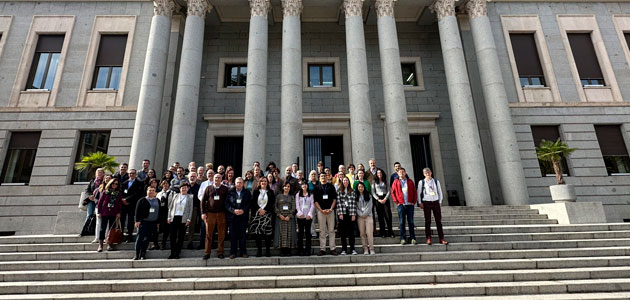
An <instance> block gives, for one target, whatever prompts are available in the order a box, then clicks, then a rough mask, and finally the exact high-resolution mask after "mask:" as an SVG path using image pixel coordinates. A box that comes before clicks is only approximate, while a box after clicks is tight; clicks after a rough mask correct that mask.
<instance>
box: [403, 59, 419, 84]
mask: <svg viewBox="0 0 630 300" xmlns="http://www.w3.org/2000/svg"><path fill="white" fill-rule="evenodd" d="M400 68H401V69H402V77H403V85H404V86H418V77H417V76H418V75H417V73H416V64H415V63H401V64H400Z"/></svg>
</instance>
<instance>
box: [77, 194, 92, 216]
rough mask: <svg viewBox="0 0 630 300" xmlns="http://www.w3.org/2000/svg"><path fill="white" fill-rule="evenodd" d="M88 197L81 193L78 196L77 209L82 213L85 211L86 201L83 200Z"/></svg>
mask: <svg viewBox="0 0 630 300" xmlns="http://www.w3.org/2000/svg"><path fill="white" fill-rule="evenodd" d="M89 197H90V195H89V194H88V192H86V191H83V192H81V196H79V209H80V210H82V211H87V201H85V199H87V198H89Z"/></svg>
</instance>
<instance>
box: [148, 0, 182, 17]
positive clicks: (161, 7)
mask: <svg viewBox="0 0 630 300" xmlns="http://www.w3.org/2000/svg"><path fill="white" fill-rule="evenodd" d="M175 6H176V5H175V1H174V0H153V15H154V16H165V17H171V16H173V10H175Z"/></svg>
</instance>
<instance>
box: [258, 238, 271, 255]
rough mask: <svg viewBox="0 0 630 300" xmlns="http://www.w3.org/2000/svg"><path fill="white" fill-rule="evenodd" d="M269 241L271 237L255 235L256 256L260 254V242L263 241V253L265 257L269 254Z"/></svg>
mask: <svg viewBox="0 0 630 300" xmlns="http://www.w3.org/2000/svg"><path fill="white" fill-rule="evenodd" d="M271 239H273V235H266V234H257V235H256V248H258V254H262V242H263V240H264V241H265V251H266V252H265V253H266V254H267V256H269V255H270V254H271V252H270V251H271Z"/></svg>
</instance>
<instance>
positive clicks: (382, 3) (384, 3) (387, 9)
mask: <svg viewBox="0 0 630 300" xmlns="http://www.w3.org/2000/svg"><path fill="white" fill-rule="evenodd" d="M396 1H397V0H376V3H374V7H376V15H377V16H378V17H379V18H380V17H393V16H394V5H395V2H396Z"/></svg>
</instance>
